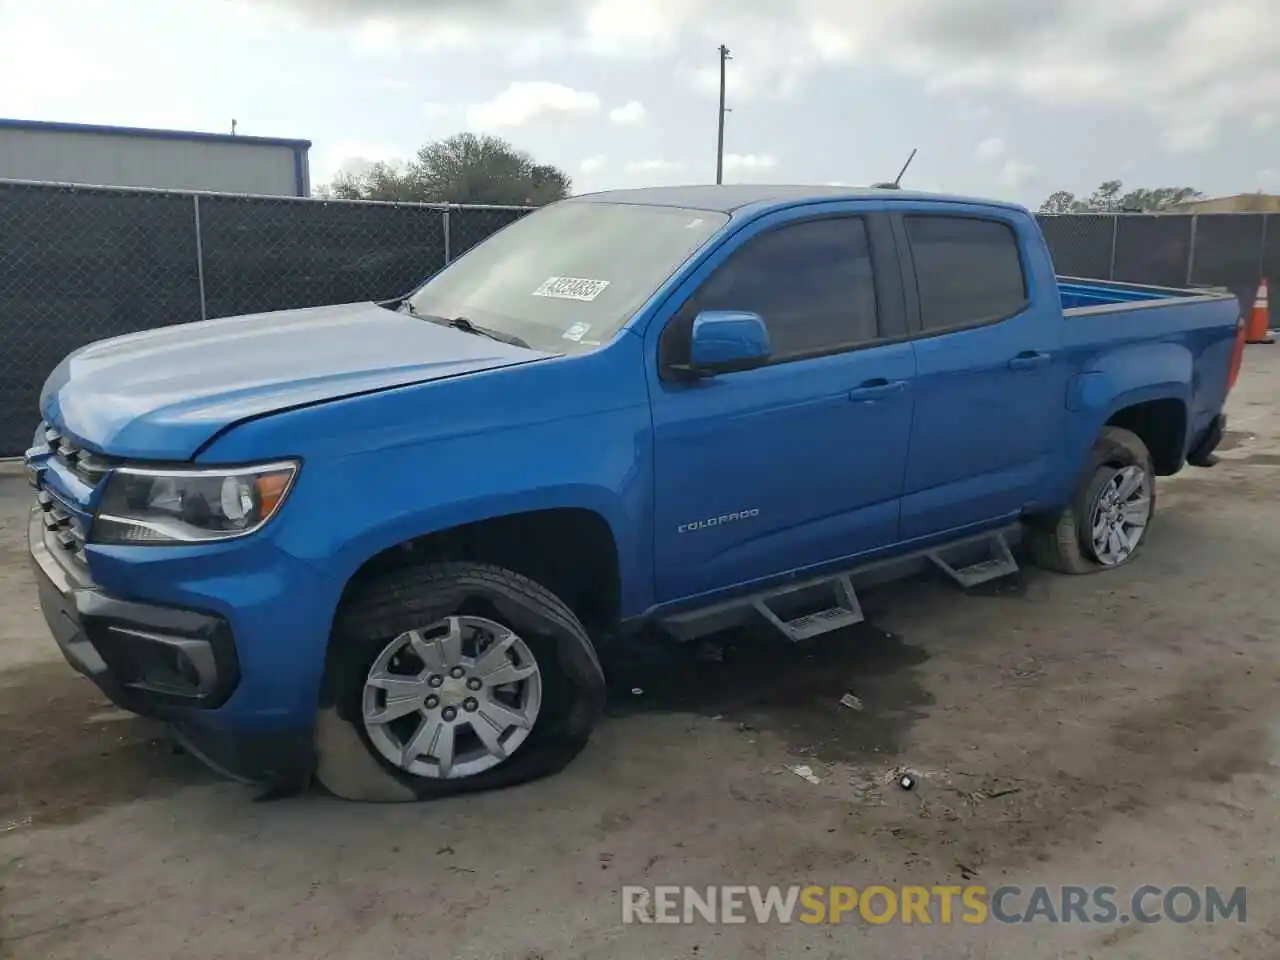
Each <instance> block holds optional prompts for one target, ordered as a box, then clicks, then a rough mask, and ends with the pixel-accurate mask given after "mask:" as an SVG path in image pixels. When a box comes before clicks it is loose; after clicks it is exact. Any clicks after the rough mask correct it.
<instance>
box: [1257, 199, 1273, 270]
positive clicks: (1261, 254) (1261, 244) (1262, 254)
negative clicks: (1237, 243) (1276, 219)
mask: <svg viewBox="0 0 1280 960" xmlns="http://www.w3.org/2000/svg"><path fill="white" fill-rule="evenodd" d="M1272 216H1274V214H1270V213H1264V214H1263V215H1262V239H1261V240H1259V241H1258V282H1259V283H1261V282H1262V277H1263V275H1264V274H1265V273H1266V272H1267V224H1269V223H1270V222H1271V218H1272Z"/></svg>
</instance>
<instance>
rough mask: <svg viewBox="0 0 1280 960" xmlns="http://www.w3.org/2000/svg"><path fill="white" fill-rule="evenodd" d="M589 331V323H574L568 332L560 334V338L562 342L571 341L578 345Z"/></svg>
mask: <svg viewBox="0 0 1280 960" xmlns="http://www.w3.org/2000/svg"><path fill="white" fill-rule="evenodd" d="M590 329H591V324H589V323H575V324H574V325H573V326H571V327H570V328H569V329H568V330H566V331H565V332H564V333H562V334H561V335H560V337H561V339H563V340H572V341H573V342H574V343H578V342H580V341H581V340H582V338H583V337H585V336H586V335H587V331H588V330H590Z"/></svg>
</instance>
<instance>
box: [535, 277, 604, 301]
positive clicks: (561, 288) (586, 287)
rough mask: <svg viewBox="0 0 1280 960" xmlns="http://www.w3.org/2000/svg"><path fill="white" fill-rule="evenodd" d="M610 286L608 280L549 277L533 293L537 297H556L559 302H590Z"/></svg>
mask: <svg viewBox="0 0 1280 960" xmlns="http://www.w3.org/2000/svg"><path fill="white" fill-rule="evenodd" d="M607 286H609V281H608V280H587V279H585V278H583V277H547V279H546V280H544V281H543V282H542V286H540V287H538V289H537V290H535V291H533V295H534V296H535V297H555V298H556V299H557V300H582V301H585V302H590V301H592V300H594V299H595V298H596V297H598V296H600V294H601V293H602V292H604V288H605V287H607Z"/></svg>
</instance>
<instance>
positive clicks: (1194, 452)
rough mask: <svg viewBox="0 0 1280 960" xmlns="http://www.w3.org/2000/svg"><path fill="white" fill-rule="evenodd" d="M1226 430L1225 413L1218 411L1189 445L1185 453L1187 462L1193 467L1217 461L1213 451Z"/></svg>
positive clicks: (1209, 465)
mask: <svg viewBox="0 0 1280 960" xmlns="http://www.w3.org/2000/svg"><path fill="white" fill-rule="evenodd" d="M1226 430H1227V415H1226V414H1225V413H1220V414H1218V415H1217V416H1216V417H1214V418H1213V420H1212V421H1211V422H1210V423H1209V426H1207V427H1206V428H1205V429H1204V430H1203V431H1201V433H1200V436H1198V437H1196V439H1195V441H1194V442H1193V443H1192V445H1191V452H1190V453H1188V454H1187V463H1189V464H1191V466H1193V467H1212V466H1213V465H1214V464H1216V463H1217V462H1218V458H1217V456H1215V454H1214V451H1215V450H1217V449H1218V445H1219V444H1220V443H1222V436H1223V434H1224V433H1226Z"/></svg>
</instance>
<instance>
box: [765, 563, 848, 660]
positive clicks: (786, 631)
mask: <svg viewBox="0 0 1280 960" xmlns="http://www.w3.org/2000/svg"><path fill="white" fill-rule="evenodd" d="M823 587H825V588H827V590H828V591H829V597H828V598H825V599H827V601H828V602H830V603H831V606H829V607H818V609H816V610H812V605H810V609H811V610H812V612H810V613H800V614H798V615H793V616H791V618H790V619H783V616H785V615H786V614H785V601H787V600H790V599H792V598H794V597H796V596H797V595H798V594H801V593H805V592H807V591H811V590H815V589H816V590H821V589H822V588H823ZM770 604H774V605H775V606H776V607H778V609H777V610H775V608H774V606H770ZM752 606H754V607H755V608H756V612H757V613H759V614H760V615H761V616H762V617H764V618H765V619H766V620H767V621H769V623H771V624H773V626H774V629H776V630H778V631H779V632H780V633H781V634H782V635H783V636H784V637H786V638H787V639H788V640H790V641H791V642H793V643H799V642H800V641H801V640H810V639H812V638H814V637H820V636H822V635H823V634H824V633H831V632H833V631H835V630H840V629H842V628H844V627H851V626H853V625H854V624H855V623H861V622H862V621H863V616H862V604H860V603H858V595H857V593H855V592H854V589H853V583H852V582H851V581H850V580H849V575H848V574H840V575H839V576H835V577H832V578H831V579H830V580H826V581H823V582H820V583H815V584H801V585H800V586H796V587H789V588H787V589H785V590H781V591H778V592H777V593H771V594H767V595H765V596H762V597H757V598H756V600H755V603H753V604H752Z"/></svg>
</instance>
